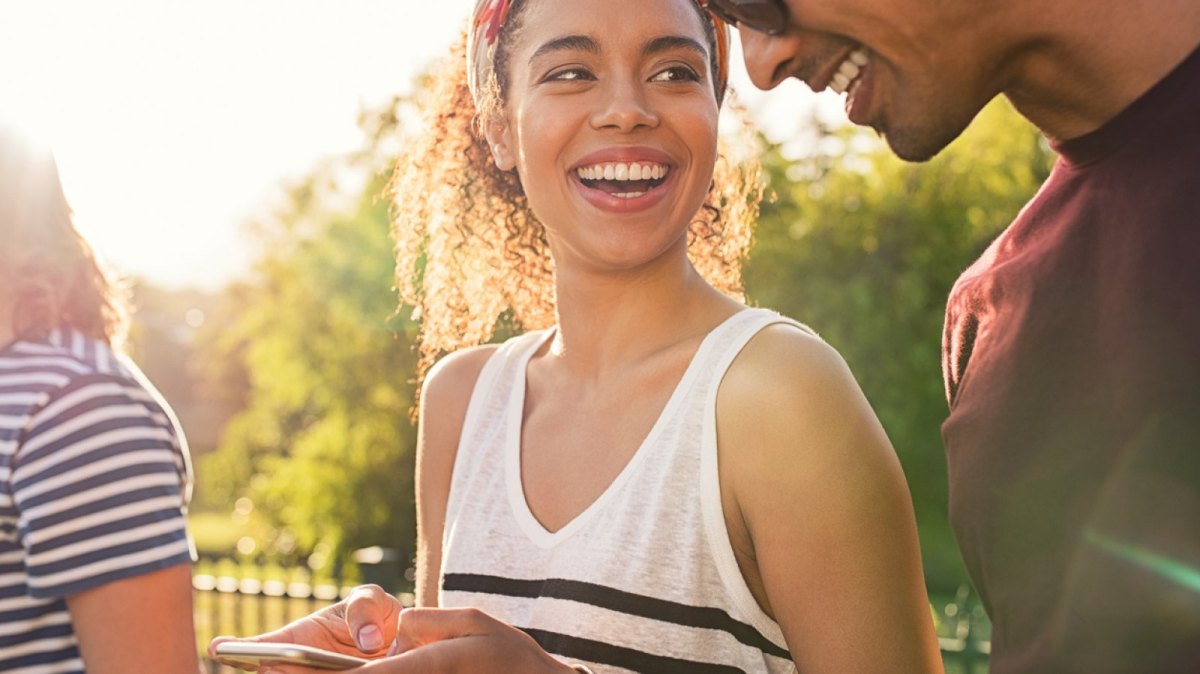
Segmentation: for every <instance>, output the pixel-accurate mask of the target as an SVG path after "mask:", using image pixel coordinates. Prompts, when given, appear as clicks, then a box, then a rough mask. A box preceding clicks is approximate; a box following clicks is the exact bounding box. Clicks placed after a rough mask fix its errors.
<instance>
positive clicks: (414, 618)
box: [393, 608, 496, 653]
mask: <svg viewBox="0 0 1200 674" xmlns="http://www.w3.org/2000/svg"><path fill="white" fill-rule="evenodd" d="M495 624H496V619H495V618H493V617H491V616H489V615H488V614H486V613H484V612H483V611H480V610H479V609H474V608H462V609H444V608H406V609H404V610H403V611H401V612H400V621H399V629H398V630H397V633H396V644H395V646H394V647H393V653H403V652H405V651H409V650H412V649H414V648H417V647H420V646H424V645H426V644H432V643H436V642H438V641H446V640H448V639H457V638H460V637H467V636H477V635H481V634H486V633H488V632H490V631H492V627H493V626H494V625H495Z"/></svg>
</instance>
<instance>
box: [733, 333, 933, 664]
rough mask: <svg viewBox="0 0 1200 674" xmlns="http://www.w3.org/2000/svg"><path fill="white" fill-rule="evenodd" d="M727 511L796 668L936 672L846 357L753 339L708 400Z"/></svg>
mask: <svg viewBox="0 0 1200 674" xmlns="http://www.w3.org/2000/svg"><path fill="white" fill-rule="evenodd" d="M717 429H718V446H719V450H718V452H719V465H720V476H721V492H722V503H723V506H724V508H725V519H726V522H727V523H728V524H729V529H730V536H731V542H732V543H733V545H734V547H735V549H737V550H739V552H740V554H739V562H740V563H742V564H743V568H742V571H743V575H744V576H746V578H747V580H748V582H749V584H750V586H751V588H752V590H756V591H755V592H754V593H755V595H756V598H757V599H758V600H759V603H760V605H762V607H763V608H764V609H765V610H766V611H767V612H768V613H769V614H771V615H772V616H773V617H774V618H775V620H776V621H777V622H778V623H779V625H780V626H781V628H782V629H783V632H784V635H785V638H786V639H787V642H788V648H789V650H790V651H791V653H792V656H793V658H794V660H795V663H796V666H797V668H798V670H799V671H802V672H806V673H809V674H821V673H823V672H831V673H837V674H853V673H863V674H865V673H868V672H880V673H883V672H912V673H920V672H941V671H942V665H941V659H940V654H939V651H938V647H937V640H936V637H935V634H934V631H933V624H932V619H931V617H930V611H929V606H928V598H927V595H926V592H925V584H924V579H923V576H922V571H921V559H920V550H919V547H918V545H917V532H916V523H915V520H914V515H913V509H912V503H911V500H910V497H909V492H908V487H907V484H906V483H905V480H904V475H903V472H902V471H901V468H900V464H899V461H898V460H897V458H896V455H895V452H894V450H893V449H892V446H891V444H890V442H889V441H888V439H887V436H886V434H885V433H884V431H883V429H882V427H881V426H880V424H879V421H878V419H877V418H876V417H875V414H874V412H873V411H872V410H871V407H870V405H869V404H868V402H867V400H866V398H865V397H864V396H863V394H862V391H861V390H860V389H859V387H858V384H857V382H855V380H854V378H853V376H852V375H851V374H850V371H849V369H848V368H847V367H846V364H845V362H844V361H843V360H842V358H841V356H840V355H838V354H837V352H835V351H834V350H833V349H832V348H830V347H829V346H828V345H826V344H825V343H824V342H822V341H820V340H819V339H817V338H815V337H813V336H811V335H808V334H806V333H803V332H801V331H799V330H798V329H796V328H793V327H788V326H772V327H769V328H767V329H765V330H764V331H763V332H762V333H760V334H759V335H757V336H756V337H755V338H754V339H753V340H751V342H750V343H749V344H748V345H747V347H746V348H745V350H744V351H743V352H742V354H741V355H739V357H738V359H737V360H736V361H735V362H734V364H733V366H732V367H731V368H730V370H729V372H728V374H727V376H726V378H725V381H724V382H723V383H722V386H721V390H720V393H719V395H718V403H717Z"/></svg>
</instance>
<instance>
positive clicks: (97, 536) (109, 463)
mask: <svg viewBox="0 0 1200 674" xmlns="http://www.w3.org/2000/svg"><path fill="white" fill-rule="evenodd" d="M190 487H191V469H190V465H189V462H188V456H187V447H186V444H185V442H184V439H183V434H182V433H181V432H180V430H179V428H178V425H177V423H176V421H175V419H174V416H173V415H172V413H171V412H170V409H169V408H168V407H167V406H166V404H165V403H164V402H162V400H161V399H160V398H159V397H158V395H157V393H156V392H155V391H154V389H153V388H152V387H151V386H150V384H149V383H148V382H146V381H145V379H144V377H143V376H142V375H141V373H140V372H139V371H138V370H137V369H136V368H135V367H134V366H133V365H132V364H131V363H129V362H128V361H125V360H122V359H120V358H119V357H117V356H116V355H115V354H114V353H113V352H112V351H110V350H109V348H108V346H107V345H105V344H104V343H103V342H100V341H97V340H92V339H88V338H86V337H84V336H83V335H81V334H79V333H77V332H74V331H67V330H63V331H56V332H54V333H52V334H51V335H50V336H49V338H48V339H47V340H45V341H20V340H18V341H15V342H13V343H10V344H9V345H8V346H5V347H4V348H3V349H0V671H3V672H14V673H16V672H28V673H30V674H32V673H34V672H37V673H38V674H57V673H76V672H79V673H81V672H83V671H84V666H83V662H82V661H81V659H80V656H79V649H78V646H77V643H76V640H75V634H74V631H73V630H72V627H71V620H70V615H69V614H68V612H67V606H66V601H65V598H66V597H67V596H68V595H72V594H75V593H78V592H82V591H85V590H89V589H92V588H95V587H98V586H101V585H104V584H106V583H110V582H113V581H117V580H121V579H125V578H130V577H134V576H138V575H143V574H146V573H149V572H152V571H156V570H159V569H163V568H166V567H170V566H174V565H176V564H183V563H187V562H189V561H190V560H191V558H192V552H191V545H190V542H189V540H188V537H187V532H186V530H185V521H184V516H185V509H186V505H187V500H188V497H189V492H190Z"/></svg>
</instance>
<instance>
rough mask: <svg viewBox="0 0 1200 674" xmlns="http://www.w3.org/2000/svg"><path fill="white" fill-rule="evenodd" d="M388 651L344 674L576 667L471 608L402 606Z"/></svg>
mask: <svg viewBox="0 0 1200 674" xmlns="http://www.w3.org/2000/svg"><path fill="white" fill-rule="evenodd" d="M301 623H304V621H301ZM296 624H300V623H296ZM285 629H286V628H285ZM306 643H309V644H310V645H314V646H319V645H320V644H317V643H313V642H306ZM392 650H393V651H394V652H395V653H397V655H394V656H391V657H386V658H383V659H381V660H375V661H374V662H371V663H370V664H367V665H363V666H362V667H359V668H357V669H353V670H349V671H348V672H347V674H489V673H492V672H495V673H497V674H575V672H576V670H575V669H573V668H572V667H571V666H570V665H566V664H563V663H562V662H559V661H558V660H556V659H554V658H553V657H551V656H550V654H548V653H546V651H544V650H542V648H541V647H540V646H538V644H537V642H536V641H534V640H533V639H532V638H531V637H530V636H529V635H527V634H525V633H524V632H522V631H521V630H519V629H517V628H515V627H512V626H511V625H508V624H505V623H503V622H500V621H499V620H496V619H495V618H493V617H491V616H489V615H488V614H486V613H484V612H483V611H479V610H476V609H438V608H412V609H405V610H404V611H403V612H402V613H401V614H400V620H399V625H398V630H397V631H396V639H395V644H394V648H393V649H392ZM263 671H265V672H270V673H271V674H321V673H320V672H319V671H318V670H315V669H309V668H306V667H298V666H293V665H271V666H270V667H268V668H264V670H263Z"/></svg>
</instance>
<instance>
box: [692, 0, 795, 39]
mask: <svg viewBox="0 0 1200 674" xmlns="http://www.w3.org/2000/svg"><path fill="white" fill-rule="evenodd" d="M700 4H702V5H704V6H705V7H707V8H708V10H709V11H710V12H712V13H713V14H715V15H716V16H717V18H719V19H721V20H723V21H725V22H726V23H728V24H729V25H731V26H737V25H742V26H745V27H746V28H749V29H751V30H756V31H758V32H760V33H766V34H768V35H779V34H780V33H782V32H784V31H785V30H787V24H788V11H787V6H786V5H785V4H784V0H701V3H700Z"/></svg>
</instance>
